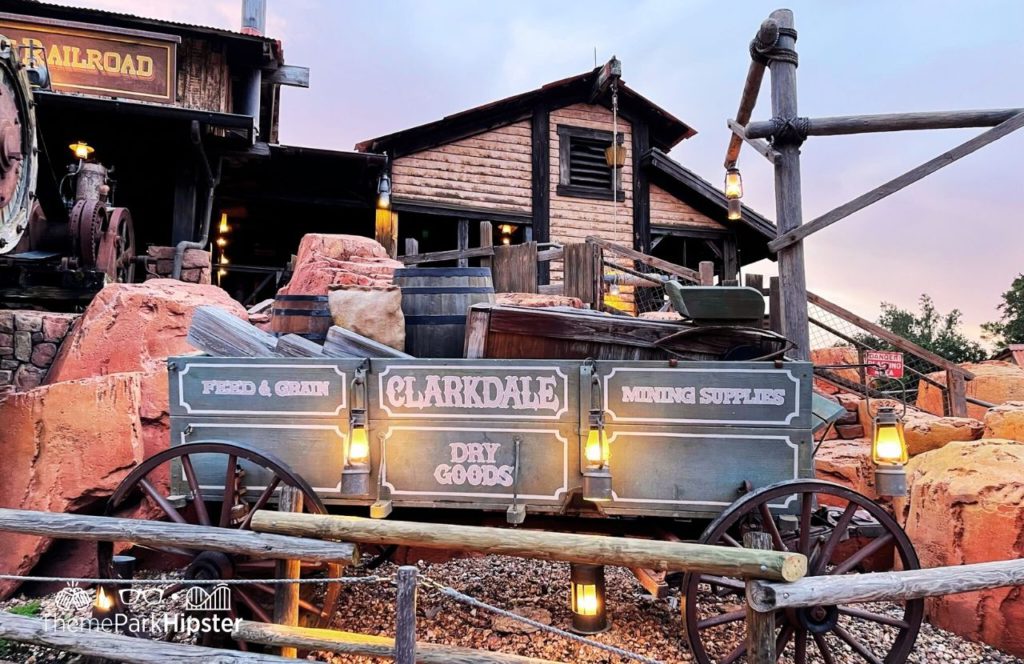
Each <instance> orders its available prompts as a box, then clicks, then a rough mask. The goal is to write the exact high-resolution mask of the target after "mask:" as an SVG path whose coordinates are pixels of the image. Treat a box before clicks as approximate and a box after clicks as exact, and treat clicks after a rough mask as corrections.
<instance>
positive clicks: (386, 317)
mask: <svg viewBox="0 0 1024 664" xmlns="http://www.w3.org/2000/svg"><path fill="white" fill-rule="evenodd" d="M328 304H329V305H330V307H331V319H332V320H333V322H334V324H335V325H338V326H339V327H343V328H345V329H346V330H351V331H352V332H355V333H356V334H361V335H363V336H364V337H369V338H370V339H373V340H374V341H377V342H380V343H382V344H384V345H386V346H391V347H392V348H395V349H397V350H404V349H405V316H404V315H403V314H402V289H401V288H399V287H398V286H351V287H348V288H340V289H337V290H332V291H331V293H330V295H329V296H328Z"/></svg>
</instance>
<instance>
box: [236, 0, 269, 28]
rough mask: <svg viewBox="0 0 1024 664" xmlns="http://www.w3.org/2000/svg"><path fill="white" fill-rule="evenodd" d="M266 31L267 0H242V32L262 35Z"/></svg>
mask: <svg viewBox="0 0 1024 664" xmlns="http://www.w3.org/2000/svg"><path fill="white" fill-rule="evenodd" d="M266 32H267V0H242V34H244V35H255V36H257V37H262V36H264V34H266Z"/></svg>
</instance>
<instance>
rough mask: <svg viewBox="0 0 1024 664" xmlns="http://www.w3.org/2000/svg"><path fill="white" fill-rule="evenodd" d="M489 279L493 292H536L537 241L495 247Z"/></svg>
mask: <svg viewBox="0 0 1024 664" xmlns="http://www.w3.org/2000/svg"><path fill="white" fill-rule="evenodd" d="M491 279H492V281H493V282H494V292H495V293H536V292H537V243H536V242H527V243H524V244H514V245H510V246H507V247H506V246H504V245H498V246H497V247H495V248H494V260H493V263H492V265H491Z"/></svg>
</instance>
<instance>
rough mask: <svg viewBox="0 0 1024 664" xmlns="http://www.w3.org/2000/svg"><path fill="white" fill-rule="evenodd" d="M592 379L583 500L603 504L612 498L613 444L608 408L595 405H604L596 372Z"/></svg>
mask: <svg viewBox="0 0 1024 664" xmlns="http://www.w3.org/2000/svg"><path fill="white" fill-rule="evenodd" d="M590 368H591V371H593V368H592V367H590ZM590 381H591V382H590V385H591V387H590V405H591V408H590V414H589V417H588V421H587V424H588V427H587V438H586V441H585V443H584V445H583V499H584V500H589V501H591V502H598V503H600V502H607V501H609V500H611V499H612V474H611V471H610V470H609V466H610V463H611V446H610V445H609V443H608V436H607V435H606V433H605V430H604V411H603V410H602V409H601V408H600V407H597V408H595V407H594V404H595V403H597V404H598V405H600V404H601V395H600V394H599V392H600V382H599V381H598V378H597V376H596V375H594V374H593V373H591V375H590Z"/></svg>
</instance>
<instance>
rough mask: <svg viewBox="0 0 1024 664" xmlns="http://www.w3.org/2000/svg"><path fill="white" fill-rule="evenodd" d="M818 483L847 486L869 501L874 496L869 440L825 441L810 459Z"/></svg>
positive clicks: (873, 477) (873, 473) (873, 466)
mask: <svg viewBox="0 0 1024 664" xmlns="http://www.w3.org/2000/svg"><path fill="white" fill-rule="evenodd" d="M814 472H815V475H816V476H817V478H818V479H819V480H826V481H828V482H835V483H836V484H842V485H843V486H847V487H850V488H851V489H853V490H854V491H856V492H858V493H862V494H864V495H865V496H868V497H869V498H876V497H877V495H876V494H875V464H874V463H872V461H871V440H870V439H868V438H856V439H853V440H826V441H825V442H824V443H822V444H821V447H820V448H819V449H818V454H817V455H816V456H815V457H814Z"/></svg>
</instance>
